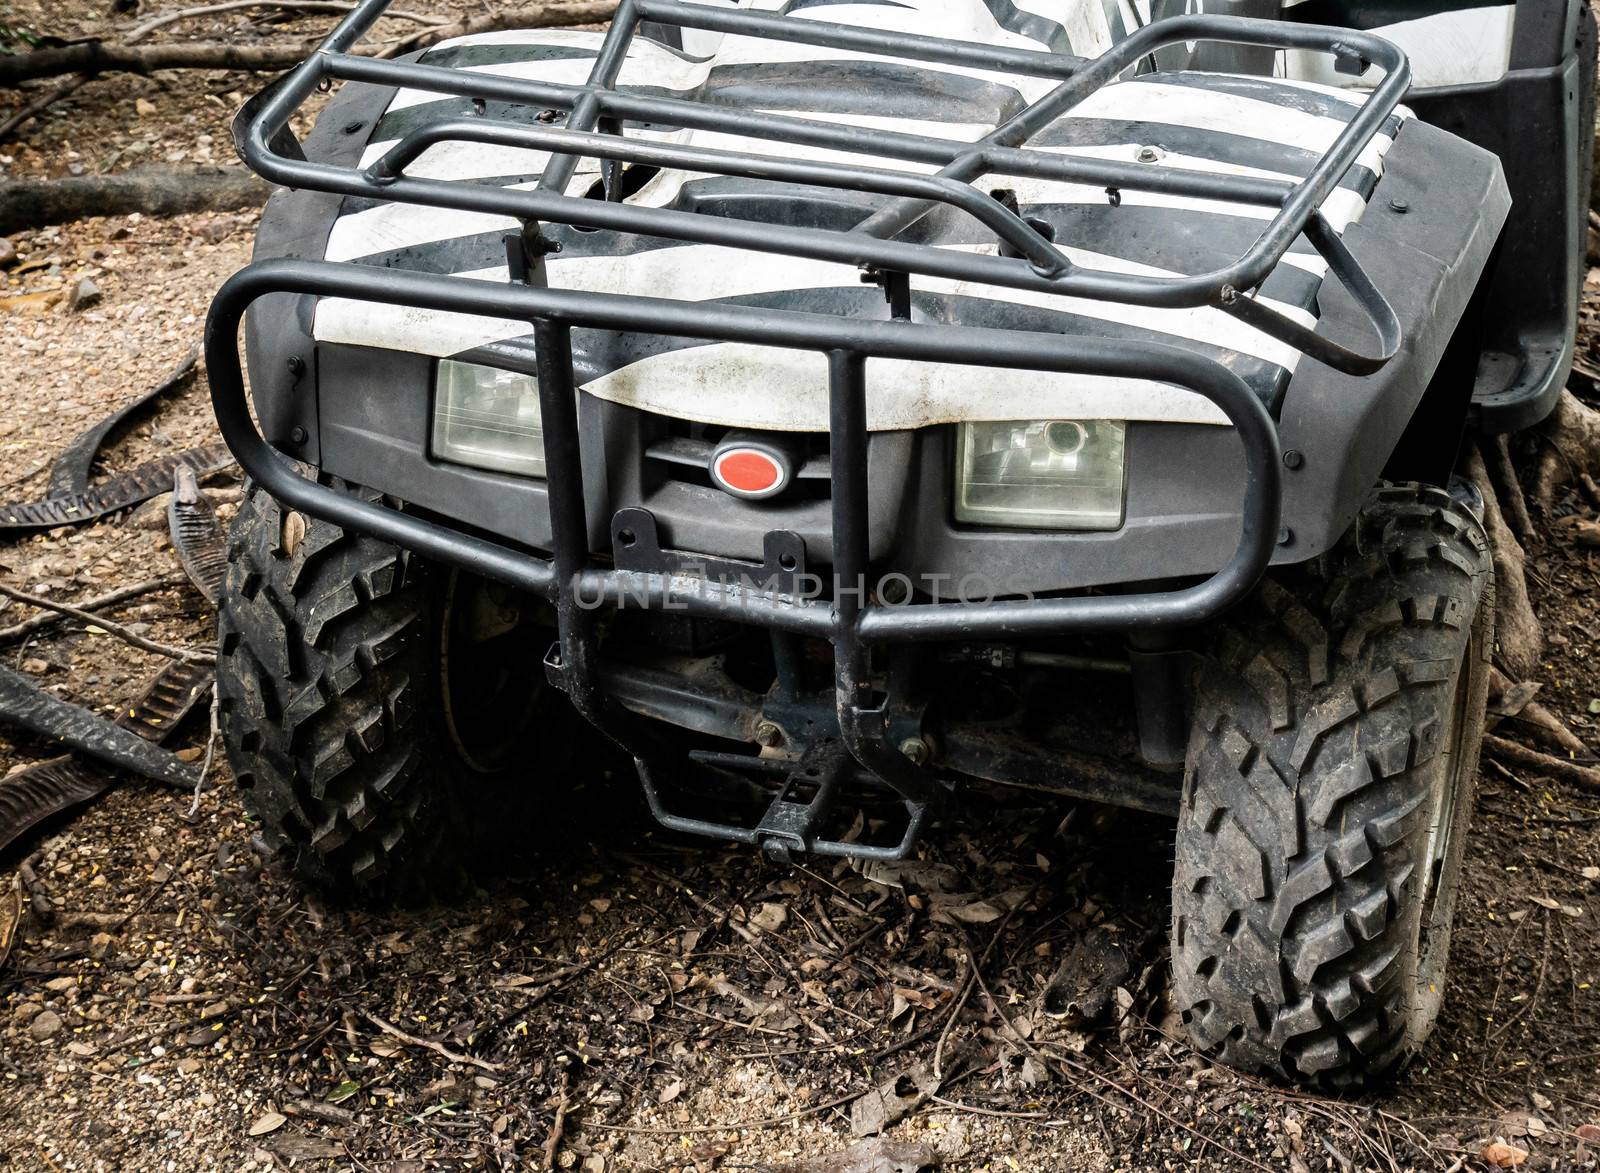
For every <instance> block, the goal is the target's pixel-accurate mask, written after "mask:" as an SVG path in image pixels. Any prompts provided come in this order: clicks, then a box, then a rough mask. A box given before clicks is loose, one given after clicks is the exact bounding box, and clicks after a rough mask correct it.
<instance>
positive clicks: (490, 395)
mask: <svg viewBox="0 0 1600 1173" xmlns="http://www.w3.org/2000/svg"><path fill="white" fill-rule="evenodd" d="M433 454H434V456H436V457H438V458H439V459H440V460H450V461H454V462H455V463H456V464H470V465H471V466H472V467H473V468H488V469H493V470H495V471H496V472H513V473H518V474H520V475H522V476H530V477H542V476H544V426H543V421H542V420H541V418H540V415H539V381H538V380H537V379H536V378H534V377H533V376H532V375H524V374H519V373H518V372H516V371H502V370H498V369H496V368H494V367H481V366H478V365H476V364H475V363H465V362H456V361H455V360H453V359H444V360H443V361H441V362H440V363H439V374H438V378H437V381H436V386H435V388H434V399H433Z"/></svg>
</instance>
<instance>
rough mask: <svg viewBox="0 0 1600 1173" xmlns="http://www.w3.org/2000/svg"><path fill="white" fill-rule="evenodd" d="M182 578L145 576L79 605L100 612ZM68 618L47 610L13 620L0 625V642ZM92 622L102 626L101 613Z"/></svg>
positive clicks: (162, 587) (26, 634) (166, 586)
mask: <svg viewBox="0 0 1600 1173" xmlns="http://www.w3.org/2000/svg"><path fill="white" fill-rule="evenodd" d="M183 581H184V577H183V575H181V574H168V575H163V576H162V577H160V578H150V579H146V580H145V581H144V582H136V583H134V584H133V585H132V586H125V587H118V588H117V589H116V590H114V591H107V592H106V593H105V594H103V595H96V596H95V597H94V598H92V599H85V600H84V601H83V602H82V603H80V604H78V608H79V610H82V611H88V612H92V611H98V610H100V609H101V608H103V607H114V606H116V605H117V604H118V603H126V602H128V601H129V600H130V599H137V598H139V597H140V596H141V595H148V594H151V593H152V592H154V591H160V590H165V589H167V588H168V587H175V586H177V585H179V584H180V583H182V582H183ZM25 601H26V602H30V603H31V602H33V601H34V598H33V596H32V595H28V596H26V599H25ZM67 618H70V616H68V615H66V614H65V613H64V612H61V611H46V612H45V613H44V614H42V615H35V616H33V617H32V618H31V619H24V620H23V621H22V622H21V623H13V624H12V625H11V626H10V627H0V643H12V642H14V641H16V640H19V639H24V638H26V637H27V636H30V635H32V634H34V632H37V631H42V630H43V629H45V628H46V627H53V626H54V625H55V624H57V623H60V622H61V621H62V620H63V619H67ZM91 622H93V623H96V624H99V625H101V626H103V625H104V622H105V621H104V620H102V619H100V618H99V617H98V616H95V617H94V618H93V619H92V620H91Z"/></svg>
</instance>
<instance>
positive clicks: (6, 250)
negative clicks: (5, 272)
mask: <svg viewBox="0 0 1600 1173" xmlns="http://www.w3.org/2000/svg"><path fill="white" fill-rule="evenodd" d="M16 263H17V246H16V245H14V244H12V243H11V241H10V240H9V239H7V238H6V237H4V236H0V269H9V268H11V266H12V265H14V264H16Z"/></svg>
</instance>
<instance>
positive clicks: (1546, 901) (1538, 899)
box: [1528, 896, 1561, 912]
mask: <svg viewBox="0 0 1600 1173" xmlns="http://www.w3.org/2000/svg"><path fill="white" fill-rule="evenodd" d="M1528 899H1529V900H1531V901H1533V902H1534V903H1535V904H1537V905H1538V906H1539V907H1540V908H1548V909H1549V910H1550V911H1551V912H1554V911H1555V910H1556V909H1558V908H1560V907H1561V901H1559V900H1551V899H1550V897H1548V896H1530V897H1528Z"/></svg>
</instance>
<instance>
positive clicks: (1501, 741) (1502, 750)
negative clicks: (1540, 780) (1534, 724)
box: [1483, 733, 1600, 791]
mask: <svg viewBox="0 0 1600 1173" xmlns="http://www.w3.org/2000/svg"><path fill="white" fill-rule="evenodd" d="M1483 748H1484V751H1485V752H1487V753H1488V754H1490V755H1491V756H1493V757H1495V758H1497V759H1498V760H1499V761H1501V762H1503V763H1505V764H1506V765H1508V766H1521V767H1522V768H1523V769H1525V770H1533V771H1535V772H1536V773H1539V774H1542V775H1543V776H1544V777H1546V778H1551V779H1554V780H1555V781H1557V782H1570V783H1571V784H1572V785H1574V786H1581V787H1583V788H1584V789H1585V790H1597V791H1600V769H1596V768H1595V767H1594V766H1588V765H1584V764H1582V763H1581V762H1571V761H1568V760H1567V759H1566V758H1558V757H1556V756H1555V755H1554V754H1547V753H1540V752H1539V751H1538V750H1536V749H1529V748H1528V747H1527V746H1525V745H1519V744H1518V743H1517V742H1515V741H1507V740H1506V739H1505V738H1504V737H1496V736H1495V735H1494V734H1492V733H1491V734H1489V735H1487V736H1485V737H1484V739H1483Z"/></svg>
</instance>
